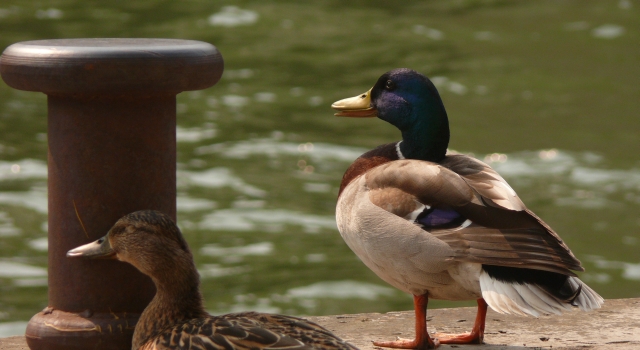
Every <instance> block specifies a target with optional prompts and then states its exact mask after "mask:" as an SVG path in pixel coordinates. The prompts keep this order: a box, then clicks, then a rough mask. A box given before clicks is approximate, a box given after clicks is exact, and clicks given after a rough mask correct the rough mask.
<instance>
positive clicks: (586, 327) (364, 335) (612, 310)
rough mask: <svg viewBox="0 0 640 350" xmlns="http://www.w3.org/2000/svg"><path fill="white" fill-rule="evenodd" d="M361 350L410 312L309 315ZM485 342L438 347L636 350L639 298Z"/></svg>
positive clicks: (436, 319)
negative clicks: (481, 343)
mask: <svg viewBox="0 0 640 350" xmlns="http://www.w3.org/2000/svg"><path fill="white" fill-rule="evenodd" d="M428 313H429V331H431V332H434V331H437V332H443V333H463V332H468V331H469V330H471V327H472V325H473V320H474V318H475V314H476V310H475V308H455V309H437V310H429V311H428ZM309 319H310V320H312V321H315V322H317V323H319V324H321V325H323V326H325V327H327V328H328V329H330V330H331V331H333V332H334V333H336V334H337V335H339V336H341V337H343V338H344V339H346V340H347V341H349V342H351V343H353V344H354V345H356V346H357V347H359V348H360V349H362V350H373V349H379V348H375V347H374V346H373V345H372V344H371V341H372V340H378V339H380V340H393V339H395V338H396V337H401V338H411V337H413V336H414V329H413V327H414V326H413V322H414V318H413V311H402V312H389V313H386V314H378V313H372V314H354V315H338V316H315V317H309ZM484 340H485V342H486V344H483V345H442V346H441V347H440V349H454V348H457V349H482V350H494V349H504V350H523V349H551V348H552V349H582V350H584V349H604V350H607V349H616V350H620V349H625V350H626V349H640V298H637V299H616V300H607V301H606V302H605V304H604V307H603V308H602V309H600V310H597V311H593V312H588V313H587V312H578V311H576V312H568V313H565V314H564V315H562V316H543V317H540V318H537V319H536V318H533V317H518V316H508V315H500V314H498V313H495V312H493V311H492V310H489V312H488V313H487V325H486V329H485V338H484ZM0 349H2V350H26V349H28V347H27V344H26V341H25V339H24V337H22V336H18V337H9V338H0Z"/></svg>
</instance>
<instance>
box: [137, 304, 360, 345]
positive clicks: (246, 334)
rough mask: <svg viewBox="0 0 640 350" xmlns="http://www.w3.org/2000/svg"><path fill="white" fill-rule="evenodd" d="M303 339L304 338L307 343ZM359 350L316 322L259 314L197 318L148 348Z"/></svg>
mask: <svg viewBox="0 0 640 350" xmlns="http://www.w3.org/2000/svg"><path fill="white" fill-rule="evenodd" d="M300 339H304V342H303V341H301V340H300ZM320 348H322V349H335V350H357V349H356V348H355V347H354V346H352V345H350V344H348V343H346V342H344V341H342V340H341V339H340V338H338V337H336V336H335V335H333V334H332V333H331V332H329V331H328V330H326V329H325V328H322V327H321V326H319V325H316V324H315V323H311V322H308V321H304V320H302V319H299V318H295V317H289V316H282V315H269V314H260V313H255V312H247V313H239V314H229V315H224V316H222V317H209V318H201V319H195V320H192V321H190V322H187V323H184V324H181V325H178V326H176V327H174V328H173V329H170V330H167V331H165V332H164V333H163V334H162V335H161V336H160V337H158V338H157V339H156V341H155V342H154V343H153V346H152V347H149V348H148V349H150V350H151V349H153V350H160V349H167V350H168V349H203V350H204V349H215V350H230V349H247V350H249V349H252V350H261V349H264V350H267V349H273V350H311V349H320Z"/></svg>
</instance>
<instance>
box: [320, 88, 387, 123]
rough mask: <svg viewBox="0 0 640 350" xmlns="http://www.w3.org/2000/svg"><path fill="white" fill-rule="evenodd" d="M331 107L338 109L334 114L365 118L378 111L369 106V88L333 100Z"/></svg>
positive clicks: (373, 115)
mask: <svg viewBox="0 0 640 350" xmlns="http://www.w3.org/2000/svg"><path fill="white" fill-rule="evenodd" d="M331 108H333V109H335V110H337V111H338V113H336V114H334V115H335V116H338V117H355V118H367V117H375V116H376V115H377V113H378V111H377V110H376V109H375V108H373V107H371V89H369V91H367V92H365V93H364V94H360V95H358V96H354V97H349V98H345V99H343V100H340V101H337V102H334V103H333V104H332V105H331Z"/></svg>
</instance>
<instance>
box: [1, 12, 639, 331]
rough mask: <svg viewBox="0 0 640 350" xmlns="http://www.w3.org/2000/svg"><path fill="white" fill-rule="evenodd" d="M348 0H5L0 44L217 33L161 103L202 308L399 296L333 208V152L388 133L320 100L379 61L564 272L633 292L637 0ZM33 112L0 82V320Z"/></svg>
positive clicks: (40, 151)
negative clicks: (404, 70) (352, 244)
mask: <svg viewBox="0 0 640 350" xmlns="http://www.w3.org/2000/svg"><path fill="white" fill-rule="evenodd" d="M349 3H350V5H346V4H347V2H343V1H331V0H326V1H316V2H313V4H307V3H302V2H294V1H217V2H212V1H196V0H189V1H181V2H177V1H136V2H125V1H114V2H110V3H109V4H107V3H104V2H98V1H71V0H68V1H63V0H61V1H51V2H47V5H44V4H45V3H43V2H32V3H25V2H24V1H17V0H5V1H3V2H2V3H1V4H0V33H1V34H2V35H0V44H1V45H2V47H3V48H4V47H6V46H8V45H10V44H11V43H14V42H17V41H23V40H33V39H44V38H68V37H170V38H185V39H196V40H203V41H207V42H211V43H213V44H214V45H216V46H217V47H218V48H219V49H220V51H221V52H222V54H223V56H224V57H225V65H226V70H225V73H224V76H223V78H222V80H221V81H220V83H219V84H217V85H216V86H214V87H213V88H210V89H207V90H204V91H194V92H185V93H182V94H180V95H179V96H178V107H177V112H178V128H177V139H178V162H179V164H178V198H177V201H178V220H179V225H180V227H181V228H182V230H183V232H184V234H185V236H186V238H187V240H188V241H189V243H190V245H191V246H192V248H193V251H194V254H195V259H196V263H197V266H198V268H199V270H200V274H201V276H202V282H203V285H202V290H203V293H204V296H205V299H206V306H207V309H208V310H210V311H211V312H213V313H222V312H228V311H240V310H247V309H253V310H262V311H272V312H284V313H290V314H298V315H302V314H307V315H310V314H312V315H321V314H337V313H353V312H371V311H378V312H385V311H391V310H405V309H409V308H411V298H410V297H409V296H407V295H404V294H403V293H401V292H399V291H397V290H395V289H393V288H392V287H390V286H388V285H386V284H385V283H384V282H382V281H381V280H379V279H378V278H377V277H376V276H375V275H373V274H372V273H371V272H370V271H369V270H368V269H367V268H366V267H364V265H362V264H361V263H360V262H359V260H358V259H357V258H356V257H355V256H354V255H353V254H352V253H351V251H350V250H349V249H348V248H347V247H346V245H345V244H344V243H343V241H342V239H341V238H340V236H339V233H338V231H337V229H336V226H335V219H334V206H335V201H336V195H337V190H338V187H339V182H340V179H341V176H342V173H343V172H344V170H345V169H346V168H347V166H348V165H349V164H350V162H351V161H353V160H354V159H355V158H356V157H357V156H358V155H360V154H361V153H363V152H365V151H366V150H368V149H370V148H373V147H374V146H376V145H378V144H382V143H386V142H391V141H395V140H397V139H398V137H399V135H398V132H397V130H395V129H394V128H393V127H392V126H390V125H387V124H385V123H384V122H382V121H380V120H377V119H376V120H373V119H366V120H357V119H343V118H336V117H333V115H332V111H331V110H330V108H329V105H330V104H331V102H333V101H335V100H338V99H341V98H344V97H349V96H353V95H355V94H357V93H360V92H364V91H366V90H367V89H369V88H370V87H371V85H373V83H374V82H375V80H376V79H377V78H378V76H379V75H380V74H382V73H383V72H385V71H387V70H389V69H392V68H396V67H410V68H414V69H416V70H419V71H421V72H423V73H425V74H427V75H429V76H430V77H432V79H433V81H434V83H435V84H436V85H437V86H438V88H439V90H440V92H441V95H442V97H443V100H444V103H445V105H446V107H447V110H448V113H449V117H450V122H451V129H452V140H451V144H450V147H451V148H452V149H455V150H457V151H459V152H464V153H472V154H474V155H475V156H476V157H478V158H480V159H483V160H485V161H486V162H488V163H490V164H491V165H492V166H493V167H494V168H495V169H496V170H498V171H499V172H500V173H501V174H502V175H503V176H504V177H505V178H506V179H507V180H508V181H509V182H510V184H511V185H512V187H513V188H514V189H515V190H516V191H518V193H519V195H520V197H521V198H522V199H523V200H524V201H525V203H527V205H528V206H529V207H530V208H531V209H532V210H534V211H535V212H536V213H537V214H538V215H539V216H541V217H542V218H543V219H545V220H546V221H547V222H548V223H549V224H550V225H551V226H552V227H554V228H555V230H556V231H557V232H558V233H559V234H560V235H561V236H562V237H563V238H564V239H565V241H566V242H567V243H568V244H569V246H570V247H571V248H572V250H573V251H574V253H575V254H576V255H577V256H578V257H579V258H580V259H581V261H582V262H583V264H584V265H585V267H586V269H587V272H585V273H582V274H581V278H583V279H584V280H585V281H587V282H588V283H589V284H590V285H591V286H592V287H593V288H594V289H596V290H597V291H598V292H600V293H601V294H602V295H603V296H604V297H605V298H621V297H638V296H640V254H638V250H640V215H638V213H639V212H640V161H639V156H638V154H639V153H638V151H639V150H640V118H638V113H639V112H640V98H638V97H639V96H640V84H638V77H639V76H640V65H638V57H640V56H639V55H640V46H638V45H637V43H638V41H639V40H640V38H639V35H640V21H638V18H640V11H639V8H640V3H638V2H637V1H630V0H623V1H564V2H555V1H536V2H528V1H489V0H485V1H481V0H477V1H473V0H462V1H430V2H423V1H415V2H413V1H405V2H403V5H399V4H395V3H394V4H393V5H390V3H389V2H386V1H354V2H349ZM424 3H427V4H424ZM45 116H46V96H44V95H42V94H39V93H31V92H23V91H17V90H13V89H11V88H9V87H8V86H6V85H5V84H4V83H0V135H1V136H0V335H8V334H18V333H21V332H22V331H23V330H24V327H25V324H26V321H28V320H29V318H30V317H31V316H32V315H33V314H35V313H36V312H38V311H39V310H41V309H42V308H43V307H45V306H46V304H47V266H46V264H47V258H46V256H47V238H46V237H47V190H46V186H47V184H46V180H47V165H46V152H47V137H46V118H45ZM431 305H433V306H434V307H444V306H454V305H468V304H465V303H446V302H438V301H434V302H433V303H430V306H431Z"/></svg>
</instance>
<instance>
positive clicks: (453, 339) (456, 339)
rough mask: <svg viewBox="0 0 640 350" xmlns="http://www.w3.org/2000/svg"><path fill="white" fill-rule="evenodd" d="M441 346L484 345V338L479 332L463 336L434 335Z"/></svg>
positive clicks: (463, 334)
mask: <svg viewBox="0 0 640 350" xmlns="http://www.w3.org/2000/svg"><path fill="white" fill-rule="evenodd" d="M434 337H436V338H437V339H438V340H439V341H440V343H441V344H483V343H484V341H483V339H484V336H483V335H481V334H480V333H477V332H471V333H462V334H444V333H436V334H435V335H434Z"/></svg>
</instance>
